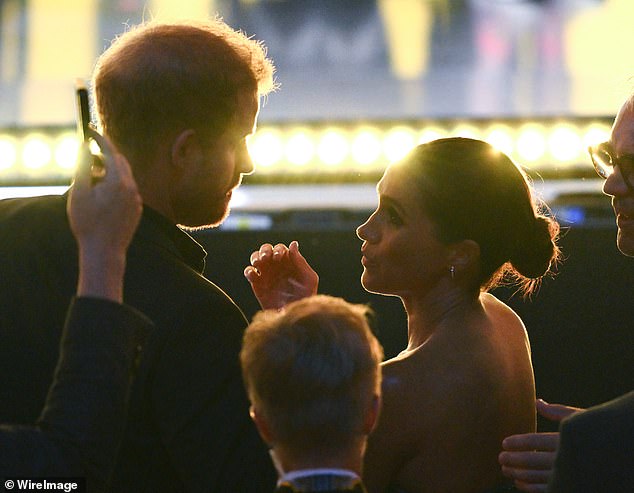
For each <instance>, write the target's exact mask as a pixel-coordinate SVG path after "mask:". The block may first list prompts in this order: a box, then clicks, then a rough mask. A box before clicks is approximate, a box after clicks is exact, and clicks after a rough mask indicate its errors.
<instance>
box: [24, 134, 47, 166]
mask: <svg viewBox="0 0 634 493" xmlns="http://www.w3.org/2000/svg"><path fill="white" fill-rule="evenodd" d="M51 154H52V153H51V148H50V146H49V145H48V142H47V139H46V137H45V136H43V135H31V136H29V137H27V138H26V139H25V140H24V146H23V148H22V161H23V164H24V167H25V168H30V169H40V168H42V167H44V166H45V165H47V164H48V163H49V162H50V161H51Z"/></svg>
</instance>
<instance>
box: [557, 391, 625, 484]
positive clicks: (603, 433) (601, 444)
mask: <svg viewBox="0 0 634 493" xmlns="http://www.w3.org/2000/svg"><path fill="white" fill-rule="evenodd" d="M560 433H561V437H560V443H559V450H558V452H557V458H556V460H555V467H554V471H553V475H552V478H551V483H550V485H549V490H548V491H549V492H552V493H567V492H571V493H572V492H574V493H586V492H587V493H596V492H599V491H601V492H603V491H606V492H607V491H609V492H610V493H621V492H623V493H631V492H633V491H634V392H631V393H630V394H626V395H624V396H622V397H619V398H617V399H614V400H613V401H610V402H606V403H605V404H601V405H599V406H595V407H592V408H590V409H588V410H587V411H584V412H581V413H576V414H574V415H572V416H570V417H569V418H566V419H565V420H564V421H562V423H561V426H560Z"/></svg>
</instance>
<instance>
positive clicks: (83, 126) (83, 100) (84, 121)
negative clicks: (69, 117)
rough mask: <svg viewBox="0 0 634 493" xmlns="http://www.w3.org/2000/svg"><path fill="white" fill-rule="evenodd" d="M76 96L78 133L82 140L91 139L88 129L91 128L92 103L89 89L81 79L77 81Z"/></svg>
mask: <svg viewBox="0 0 634 493" xmlns="http://www.w3.org/2000/svg"><path fill="white" fill-rule="evenodd" d="M75 96H76V98H77V100H76V105H77V134H78V135H79V138H80V139H81V141H82V142H88V141H89V140H90V137H89V136H88V135H89V132H88V129H89V128H90V104H89V102H88V89H86V84H84V81H83V80H81V79H77V81H76V82H75Z"/></svg>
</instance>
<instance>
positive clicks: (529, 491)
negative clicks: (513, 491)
mask: <svg viewBox="0 0 634 493" xmlns="http://www.w3.org/2000/svg"><path fill="white" fill-rule="evenodd" d="M515 487H516V488H517V489H518V490H520V491H524V492H526V493H546V492H547V491H548V483H536V484H531V483H523V482H522V481H515Z"/></svg>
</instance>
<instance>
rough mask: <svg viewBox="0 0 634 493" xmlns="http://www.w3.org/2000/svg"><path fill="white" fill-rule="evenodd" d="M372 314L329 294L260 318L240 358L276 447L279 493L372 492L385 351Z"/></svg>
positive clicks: (265, 433)
mask: <svg viewBox="0 0 634 493" xmlns="http://www.w3.org/2000/svg"><path fill="white" fill-rule="evenodd" d="M367 312H368V309H367V308H366V307H364V306H361V305H352V304H350V303H347V302H345V301H344V300H342V299H340V298H332V297H329V296H324V295H317V296H314V297H309V298H304V299H302V300H299V301H296V302H294V303H291V304H289V305H287V306H286V308H285V309H284V310H282V311H281V312H278V311H276V310H268V311H264V312H260V313H257V314H256V316H255V317H254V319H253V322H252V323H251V324H250V325H249V327H248V328H247V331H246V333H245V336H244V344H243V348H242V352H241V353H240V359H241V362H242V371H243V373H244V381H245V385H246V388H247V393H248V394H249V398H250V400H251V417H252V418H253V420H254V421H255V423H256V425H257V427H258V430H259V431H260V435H261V436H262V438H263V439H264V440H265V441H266V442H267V443H268V444H269V445H270V446H271V455H272V458H273V460H274V463H275V464H276V466H277V469H278V474H279V481H278V487H277V489H276V492H278V493H284V492H285V493H291V492H318V491H327V492H330V493H335V492H341V493H343V492H357V493H362V492H365V489H364V488H363V486H362V484H361V468H362V464H363V454H364V452H365V448H366V442H367V438H368V435H369V433H370V432H371V431H372V429H373V428H374V426H375V424H376V421H377V417H378V414H379V407H380V396H381V367H380V363H381V360H382V359H383V349H382V348H381V345H380V344H379V342H378V341H377V339H376V337H374V335H373V334H372V332H371V331H370V328H369V326H368V322H367V319H366V315H367Z"/></svg>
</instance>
